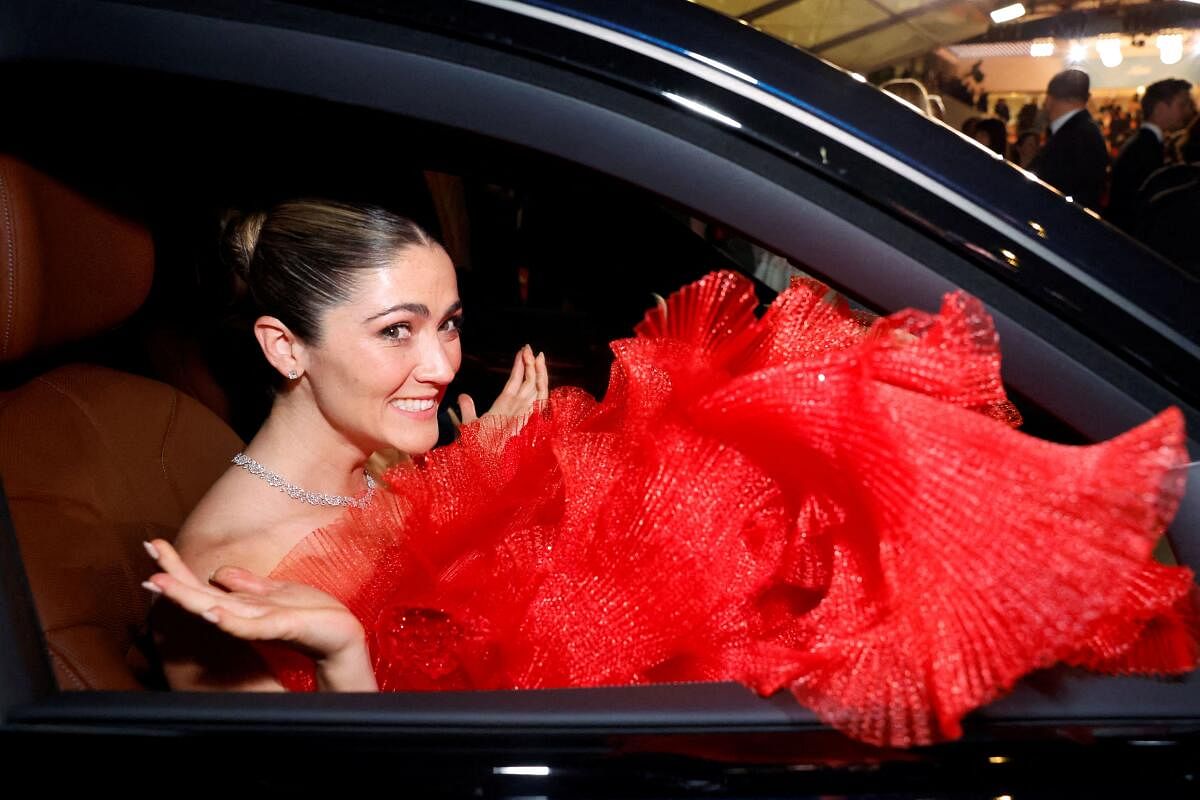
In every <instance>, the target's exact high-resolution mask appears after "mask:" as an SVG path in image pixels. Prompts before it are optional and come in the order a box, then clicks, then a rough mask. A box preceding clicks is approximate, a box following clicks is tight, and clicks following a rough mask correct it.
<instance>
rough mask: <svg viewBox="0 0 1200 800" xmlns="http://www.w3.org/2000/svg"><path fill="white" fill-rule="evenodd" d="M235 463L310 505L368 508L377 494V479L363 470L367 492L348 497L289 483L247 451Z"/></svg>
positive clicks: (294, 498) (234, 459)
mask: <svg viewBox="0 0 1200 800" xmlns="http://www.w3.org/2000/svg"><path fill="white" fill-rule="evenodd" d="M233 463H234V464H237V465H238V466H239V467H242V468H243V469H245V470H246V472H249V473H250V474H251V475H253V476H254V477H256V478H262V479H263V480H264V481H266V482H267V485H268V486H274V487H275V488H276V489H278V490H279V491H281V492H283V493H284V494H286V495H287V496H288V497H290V498H292V499H293V500H299V501H301V502H303V503H308V504H309V505H310V506H346V507H348V508H366V507H367V505H368V504H370V502H371V498H372V497H374V496H375V479H374V478H372V477H371V476H370V475H369V474H367V472H366V471H365V470H364V471H363V478H365V479H366V481H367V492H366V494H365V495H363V496H362V497H348V496H347V495H344V494H322V493H321V492H310V491H308V490H307V489H301V488H300V487H299V486H297V485H296V484H294V483H289V482H288V481H286V480H284V479H283V478H282V477H281V476H279V475H276V474H275V473H274V472H271V470H269V469H267V468H266V467H264V466H263V465H262V464H260V463H258V462H257V461H255V460H254V459H253V458H251V457H250V456H248V455H246V454H245V453H238V454H237V455H236V456H234V457H233Z"/></svg>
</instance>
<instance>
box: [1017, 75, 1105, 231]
mask: <svg viewBox="0 0 1200 800" xmlns="http://www.w3.org/2000/svg"><path fill="white" fill-rule="evenodd" d="M1090 96H1091V81H1090V80H1089V79H1088V75H1087V73H1086V72H1084V71H1083V70H1080V69H1067V70H1063V71H1062V72H1060V73H1058V74H1057V75H1055V76H1054V77H1053V78H1051V79H1050V83H1049V84H1048V85H1047V86H1046V104H1045V108H1046V118H1047V119H1048V120H1049V121H1050V137H1049V138H1048V139H1047V140H1046V145H1045V147H1043V148H1042V151H1041V152H1040V153H1038V155H1037V157H1036V158H1034V160H1033V163H1032V164H1030V165H1029V168H1030V171H1031V172H1033V173H1035V174H1036V175H1037V176H1038V177H1039V178H1041V179H1042V180H1044V181H1045V182H1046V183H1048V184H1050V185H1051V186H1053V187H1054V188H1056V189H1058V190H1059V191H1060V192H1062V193H1063V194H1065V195H1067V196H1068V197H1070V198H1071V199H1072V200H1074V201H1075V202H1076V203H1079V204H1080V205H1084V206H1088V207H1089V208H1097V209H1098V208H1100V198H1101V196H1102V195H1103V194H1104V181H1105V177H1106V174H1107V172H1108V146H1107V145H1105V143H1104V135H1103V134H1101V133H1100V129H1099V128H1097V127H1096V123H1095V122H1093V121H1092V118H1091V116H1090V115H1089V114H1088V112H1087V102H1088V97H1090Z"/></svg>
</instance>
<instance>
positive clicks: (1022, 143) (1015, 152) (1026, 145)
mask: <svg viewBox="0 0 1200 800" xmlns="http://www.w3.org/2000/svg"><path fill="white" fill-rule="evenodd" d="M1041 147H1042V137H1041V136H1040V135H1038V132H1037V131H1021V132H1020V133H1018V134H1017V141H1016V144H1014V145H1013V146H1012V155H1011V156H1009V159H1008V160H1009V161H1011V162H1013V163H1014V164H1017V165H1019V166H1022V167H1024V168H1025V169H1029V165H1030V164H1032V163H1033V159H1034V158H1036V157H1037V154H1038V150H1040V149H1041Z"/></svg>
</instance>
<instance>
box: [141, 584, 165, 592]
mask: <svg viewBox="0 0 1200 800" xmlns="http://www.w3.org/2000/svg"><path fill="white" fill-rule="evenodd" d="M142 588H143V589H145V590H146V591H147V592H150V593H151V594H162V589H161V588H159V585H158V584H157V583H151V582H150V581H142Z"/></svg>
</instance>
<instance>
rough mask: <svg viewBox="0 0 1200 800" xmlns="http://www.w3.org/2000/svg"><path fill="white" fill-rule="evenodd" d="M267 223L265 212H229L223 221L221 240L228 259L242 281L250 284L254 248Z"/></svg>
mask: <svg viewBox="0 0 1200 800" xmlns="http://www.w3.org/2000/svg"><path fill="white" fill-rule="evenodd" d="M266 221H267V214H266V212H265V211H254V212H250V213H243V212H241V211H229V212H227V213H226V214H225V216H224V218H223V219H222V220H221V240H222V244H223V246H224V251H225V255H226V257H227V259H228V260H229V262H230V264H231V265H232V267H233V269H234V271H235V272H237V273H238V275H239V277H241V278H242V280H245V281H247V282H248V278H249V274H250V264H251V263H252V262H253V261H254V248H255V247H257V246H258V236H259V234H260V233H262V228H263V223H264V222H266Z"/></svg>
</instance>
